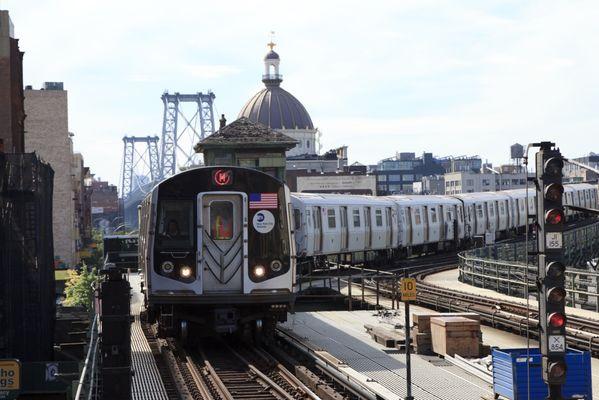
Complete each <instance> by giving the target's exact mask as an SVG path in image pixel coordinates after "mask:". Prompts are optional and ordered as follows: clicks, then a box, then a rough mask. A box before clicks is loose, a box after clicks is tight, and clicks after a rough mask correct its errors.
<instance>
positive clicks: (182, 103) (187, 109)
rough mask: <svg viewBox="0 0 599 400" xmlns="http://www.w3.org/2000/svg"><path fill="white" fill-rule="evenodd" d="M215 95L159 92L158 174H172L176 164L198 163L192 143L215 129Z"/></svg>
mask: <svg viewBox="0 0 599 400" xmlns="http://www.w3.org/2000/svg"><path fill="white" fill-rule="evenodd" d="M214 97H215V96H214V93H212V92H211V91H209V92H208V93H207V94H204V93H201V92H198V93H195V94H181V93H178V92H176V93H173V94H170V93H168V92H164V93H163V94H162V102H163V103H164V115H163V120H162V147H161V154H160V156H161V157H160V160H161V165H160V173H161V178H166V177H168V176H170V175H173V174H175V173H176V172H177V168H179V169H181V168H185V167H190V166H193V165H199V163H200V160H199V158H198V154H197V153H196V152H195V151H194V150H193V147H194V146H195V145H196V144H197V143H198V142H199V141H200V140H202V139H204V138H205V137H206V136H208V135H211V134H212V133H214V114H213V112H212V103H213V100H214ZM186 105H187V106H186Z"/></svg>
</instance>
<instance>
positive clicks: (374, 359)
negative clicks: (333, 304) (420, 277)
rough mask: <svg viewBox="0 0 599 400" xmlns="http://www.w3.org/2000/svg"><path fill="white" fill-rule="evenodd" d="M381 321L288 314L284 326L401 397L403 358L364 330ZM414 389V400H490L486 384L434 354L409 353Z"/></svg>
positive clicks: (364, 316)
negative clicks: (365, 326)
mask: <svg viewBox="0 0 599 400" xmlns="http://www.w3.org/2000/svg"><path fill="white" fill-rule="evenodd" d="M401 320H403V319H401ZM380 323H384V322H381V321H380V320H379V319H378V318H377V317H376V316H375V315H374V313H373V312H372V311H353V312H346V311H323V312H306V313H297V314H295V315H290V317H289V320H288V321H287V323H286V324H284V325H283V326H282V327H283V328H285V329H289V330H291V331H293V332H294V333H295V334H296V335H298V336H300V337H302V338H303V339H304V340H305V341H307V342H309V343H311V344H313V345H315V346H317V347H319V348H321V349H323V350H325V351H328V352H329V353H331V354H332V355H333V356H335V357H337V358H338V359H340V360H342V361H344V362H345V363H347V364H348V365H349V366H350V367H352V368H353V369H355V370H356V371H357V372H360V373H362V374H364V375H366V376H368V377H369V378H371V379H373V380H376V381H377V382H378V383H379V384H381V385H382V386H384V387H385V388H386V389H388V390H390V391H391V392H393V393H394V394H397V395H399V396H400V397H403V396H405V395H406V381H405V379H406V368H405V354H403V353H402V352H400V351H398V350H395V349H388V348H385V347H383V346H381V345H379V344H378V343H376V342H374V341H373V340H372V339H371V338H370V335H369V334H368V333H366V330H365V329H364V324H380ZM412 385H413V386H412V395H413V396H414V398H416V399H447V400H450V399H451V400H455V399H463V400H469V399H473V400H474V399H477V400H480V399H481V398H482V399H492V398H493V391H492V389H491V387H490V386H489V385H488V384H487V383H485V382H484V381H482V380H480V379H479V378H476V377H474V376H471V375H469V374H467V373H465V372H464V371H462V370H461V369H460V368H458V367H456V366H454V365H452V364H450V363H449V362H447V361H445V360H443V359H441V358H439V357H436V356H420V355H414V354H413V355H412Z"/></svg>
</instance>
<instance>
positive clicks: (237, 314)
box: [139, 167, 295, 337]
mask: <svg viewBox="0 0 599 400" xmlns="http://www.w3.org/2000/svg"><path fill="white" fill-rule="evenodd" d="M289 196H290V195H289V189H288V188H287V186H285V184H284V183H283V182H281V181H279V180H277V179H276V178H273V177H272V176H270V175H267V174H264V173H262V172H260V171H257V170H254V169H247V168H238V167H220V168H219V167H205V168H195V169H190V170H187V171H185V172H181V173H179V174H176V175H174V176H172V177H170V178H168V179H166V180H164V181H163V182H161V183H159V184H158V185H157V186H156V187H154V188H153V189H152V191H151V192H150V193H149V194H148V195H147V196H146V198H145V199H144V200H143V202H142V205H141V206H140V230H139V252H140V257H139V262H140V269H141V271H142V272H143V278H142V291H143V294H144V300H145V309H146V312H145V315H146V318H147V319H148V320H149V321H150V322H158V326H159V332H160V334H161V335H163V336H164V335H169V336H170V335H174V336H183V337H185V336H188V335H189V332H190V330H195V329H198V331H200V332H216V333H232V332H235V331H240V330H243V331H247V330H251V331H255V330H256V329H257V330H261V329H264V328H269V329H270V328H272V327H274V325H275V324H276V322H277V321H284V320H285V319H286V318H287V310H288V309H289V308H290V307H291V306H292V304H293V301H294V295H293V286H294V279H295V246H294V242H293V239H292V232H291V229H290V224H291V220H290V215H289V210H290V201H289ZM194 334H195V333H194Z"/></svg>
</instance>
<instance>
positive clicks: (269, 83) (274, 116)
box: [238, 42, 314, 130]
mask: <svg viewBox="0 0 599 400" xmlns="http://www.w3.org/2000/svg"><path fill="white" fill-rule="evenodd" d="M268 46H269V47H270V52H268V53H267V54H266V56H265V57H264V75H262V82H264V85H265V86H266V87H265V88H264V89H262V90H261V91H259V92H258V93H256V94H255V95H254V96H252V98H251V99H250V100H249V101H248V102H247V103H246V104H245V106H243V108H242V109H241V111H240V112H239V115H238V118H241V117H246V118H248V119H249V120H251V121H254V122H259V123H261V124H263V125H266V126H268V127H269V128H271V129H311V130H313V129H314V125H313V124H312V119H311V118H310V114H308V111H306V108H305V107H304V106H303V105H302V103H300V101H299V100H298V99H296V98H295V97H294V96H293V95H292V94H291V93H289V92H288V91H286V90H285V89H282V88H281V86H280V85H281V82H282V81H283V76H282V75H280V74H279V62H280V59H279V55H278V54H277V53H276V52H275V51H274V50H273V47H274V46H275V44H274V43H272V42H271V43H269V44H268Z"/></svg>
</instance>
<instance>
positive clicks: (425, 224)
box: [422, 206, 430, 243]
mask: <svg viewBox="0 0 599 400" xmlns="http://www.w3.org/2000/svg"><path fill="white" fill-rule="evenodd" d="M422 210H423V213H422V216H423V219H422V223H423V224H422V230H423V232H424V235H423V240H424V243H428V242H429V238H428V236H429V229H430V218H429V216H428V212H429V210H428V207H427V206H424V207H422Z"/></svg>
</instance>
